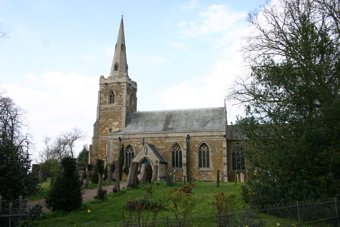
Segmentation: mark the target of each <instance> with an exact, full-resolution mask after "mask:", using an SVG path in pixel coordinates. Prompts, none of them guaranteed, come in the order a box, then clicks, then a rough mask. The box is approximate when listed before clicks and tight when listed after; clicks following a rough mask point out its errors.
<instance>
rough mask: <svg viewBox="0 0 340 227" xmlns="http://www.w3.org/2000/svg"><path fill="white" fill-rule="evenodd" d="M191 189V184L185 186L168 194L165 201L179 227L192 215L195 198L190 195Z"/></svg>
mask: <svg viewBox="0 0 340 227" xmlns="http://www.w3.org/2000/svg"><path fill="white" fill-rule="evenodd" d="M193 188H194V185H193V184H187V185H184V186H183V187H181V188H176V189H173V190H170V191H169V193H168V198H167V200H168V203H169V206H170V209H171V210H172V211H173V212H174V216H175V219H176V222H177V223H176V224H177V225H179V226H183V225H185V223H187V221H188V220H190V219H191V218H192V215H193V213H194V208H195V205H196V198H195V197H194V196H193V194H192V190H193Z"/></svg>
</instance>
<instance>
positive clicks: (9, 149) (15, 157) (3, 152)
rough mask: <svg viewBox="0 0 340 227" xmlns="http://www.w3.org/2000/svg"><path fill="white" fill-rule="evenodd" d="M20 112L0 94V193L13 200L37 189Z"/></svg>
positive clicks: (9, 100)
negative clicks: (31, 170)
mask: <svg viewBox="0 0 340 227" xmlns="http://www.w3.org/2000/svg"><path fill="white" fill-rule="evenodd" d="M21 116H22V113H21V111H20V109H19V108H18V107H16V106H15V104H14V102H13V101H12V100H11V99H10V98H7V97H2V96H1V94H0V195H2V196H3V197H4V198H5V199H7V200H15V199H17V198H19V196H20V195H23V196H26V195H28V194H31V193H35V192H36V191H37V190H38V187H37V186H38V179H37V178H36V177H34V176H33V175H32V173H31V172H30V168H31V160H30V158H29V153H28V150H29V140H28V138H27V136H24V135H23V133H22V130H23V126H24V125H23V123H22V120H21Z"/></svg>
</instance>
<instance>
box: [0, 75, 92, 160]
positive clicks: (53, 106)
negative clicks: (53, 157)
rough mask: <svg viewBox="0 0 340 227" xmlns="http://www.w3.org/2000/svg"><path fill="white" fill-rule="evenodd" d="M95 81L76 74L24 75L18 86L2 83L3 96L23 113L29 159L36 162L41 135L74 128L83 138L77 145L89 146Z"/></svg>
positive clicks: (53, 135)
mask: <svg viewBox="0 0 340 227" xmlns="http://www.w3.org/2000/svg"><path fill="white" fill-rule="evenodd" d="M97 85H98V78H94V77H86V76H84V75H81V74H79V73H77V72H68V73H64V72H46V73H43V74H33V73H29V74H26V75H25V77H24V80H23V81H22V83H20V84H15V85H13V84H2V89H3V90H5V94H4V95H7V96H9V97H11V98H12V99H13V100H14V102H15V103H16V104H17V105H18V106H19V107H20V108H22V109H23V110H24V111H25V118H26V119H27V122H28V125H29V130H30V133H31V134H32V136H33V143H34V145H35V146H34V149H33V157H34V159H35V160H37V159H38V160H39V158H38V154H39V151H40V150H41V149H42V147H43V145H42V140H43V138H44V137H45V136H50V137H55V136H57V135H59V134H60V133H61V132H64V131H67V130H71V129H72V128H74V127H78V128H80V129H81V130H83V131H84V132H85V133H86V137H85V138H84V139H83V140H82V141H80V143H79V144H78V146H79V147H78V150H80V148H81V146H82V145H83V144H90V143H91V139H90V138H91V136H92V125H93V123H94V121H95V114H96V113H95V110H96V102H97V90H98V86H97Z"/></svg>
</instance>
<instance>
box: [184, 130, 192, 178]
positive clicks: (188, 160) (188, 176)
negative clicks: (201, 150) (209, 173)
mask: <svg viewBox="0 0 340 227" xmlns="http://www.w3.org/2000/svg"><path fill="white" fill-rule="evenodd" d="M185 142H186V144H187V163H186V165H187V178H188V179H187V181H188V182H189V183H191V173H190V136H189V134H188V135H187V137H186V138H185Z"/></svg>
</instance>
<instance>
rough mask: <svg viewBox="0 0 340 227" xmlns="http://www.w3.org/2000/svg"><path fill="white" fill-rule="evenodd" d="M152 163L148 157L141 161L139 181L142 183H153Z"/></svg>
mask: <svg viewBox="0 0 340 227" xmlns="http://www.w3.org/2000/svg"><path fill="white" fill-rule="evenodd" d="M152 172H153V170H152V165H151V163H150V160H149V159H148V158H144V159H142V160H141V161H140V163H139V182H140V183H141V184H145V183H151V180H152Z"/></svg>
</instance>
